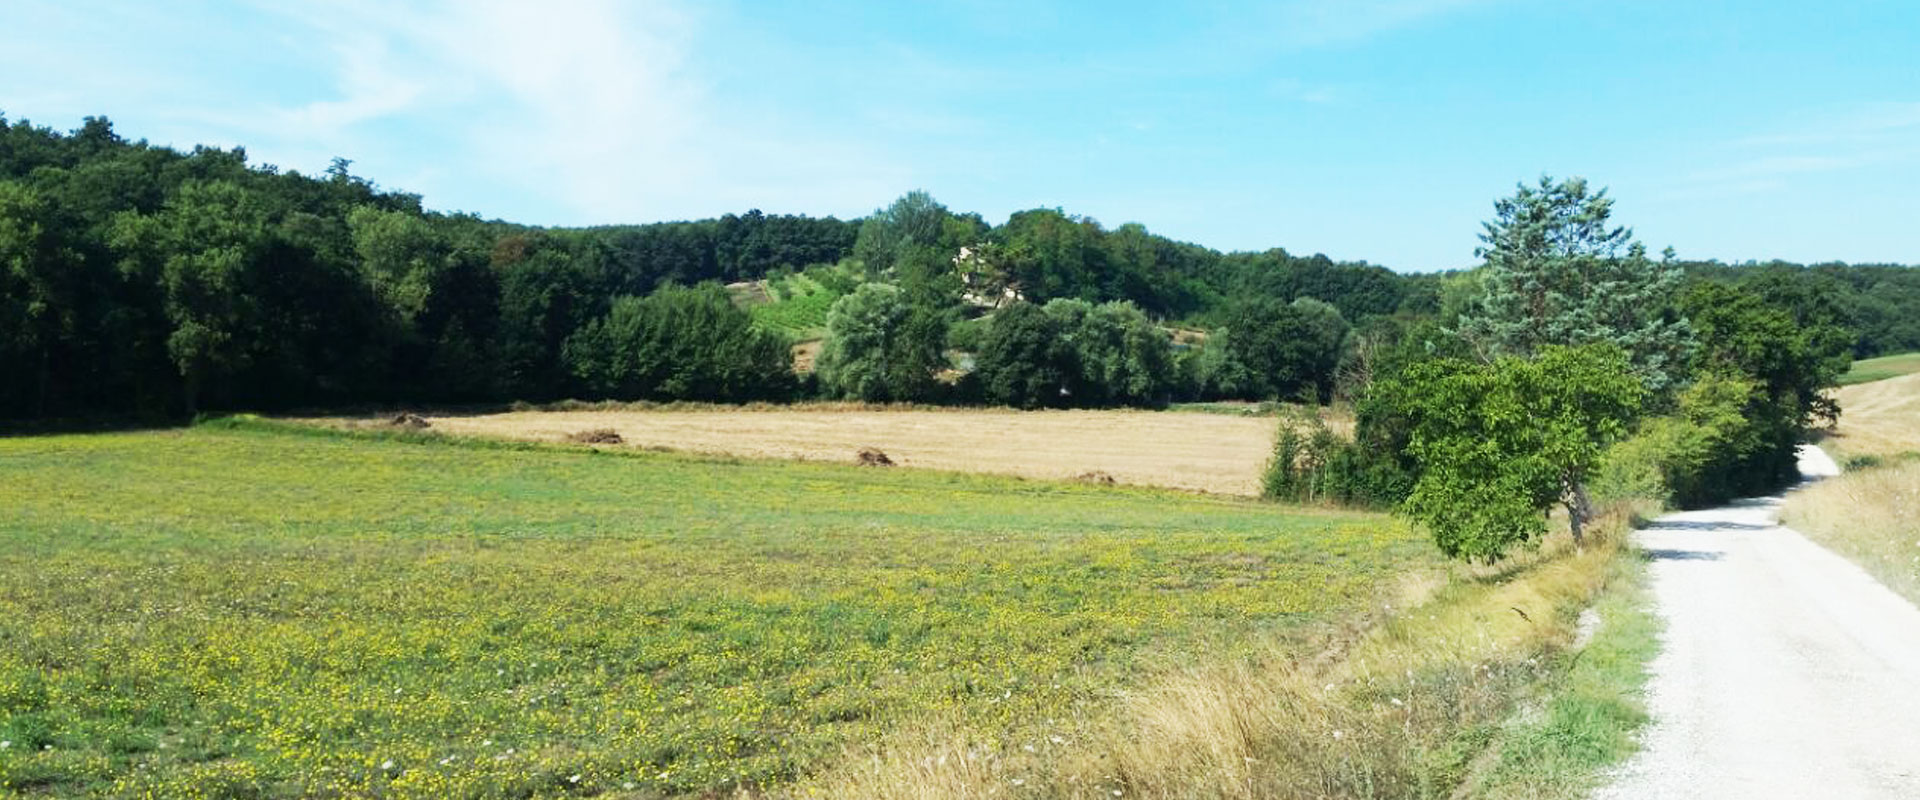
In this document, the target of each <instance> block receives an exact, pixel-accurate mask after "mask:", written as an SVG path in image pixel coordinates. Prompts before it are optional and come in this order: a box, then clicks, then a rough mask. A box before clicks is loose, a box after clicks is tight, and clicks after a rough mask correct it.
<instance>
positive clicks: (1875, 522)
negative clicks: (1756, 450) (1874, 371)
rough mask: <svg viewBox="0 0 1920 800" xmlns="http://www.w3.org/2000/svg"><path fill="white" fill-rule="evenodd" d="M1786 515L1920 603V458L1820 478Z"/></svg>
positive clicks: (1790, 503)
mask: <svg viewBox="0 0 1920 800" xmlns="http://www.w3.org/2000/svg"><path fill="white" fill-rule="evenodd" d="M1882 383H1891V381H1882ZM1869 385H1871V384H1869ZM1916 424H1920V421H1917V422H1916ZM1781 518H1782V521H1783V522H1785V523H1786V524H1787V525H1788V526H1789V527H1791V528H1793V529H1794V530H1797V531H1800V532H1802V533H1805V534H1806V535H1808V536H1811V537H1813V538H1814V539H1815V540H1816V541H1819V542H1820V543H1821V544H1824V545H1826V546H1828V547H1830V548H1833V550H1834V551H1835V552H1838V553H1840V554H1841V555H1844V556H1846V557H1848V558H1850V559H1853V561H1854V562H1856V563H1858V564H1860V565H1861V566H1862V567H1865V568H1866V570H1867V571H1868V572H1871V573H1873V575H1874V577H1877V578H1879V579H1880V582H1882V583H1885V584H1886V585H1887V588H1890V589H1892V590H1894V591H1896V592H1899V593H1901V594H1902V595H1905V596H1906V597H1907V598H1908V599H1910V600H1912V601H1914V602H1915V603H1920V461H1908V462H1906V463H1903V464H1897V465H1893V466H1884V467H1876V468H1872V469H1864V470H1858V471H1854V472H1848V473H1846V474H1844V475H1841V476H1840V477H1838V478H1829V479H1827V480H1824V481H1821V482H1819V483H1817V484H1814V485H1813V486H1809V487H1807V488H1805V489H1802V490H1800V491H1799V492H1796V493H1794V494H1793V495H1792V496H1791V497H1789V498H1788V499H1787V506H1786V509H1785V511H1784V512H1783V513H1782V517H1781Z"/></svg>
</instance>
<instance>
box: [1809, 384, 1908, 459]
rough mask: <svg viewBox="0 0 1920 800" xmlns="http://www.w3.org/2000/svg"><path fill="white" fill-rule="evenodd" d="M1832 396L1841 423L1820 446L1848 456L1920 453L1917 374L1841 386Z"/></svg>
mask: <svg viewBox="0 0 1920 800" xmlns="http://www.w3.org/2000/svg"><path fill="white" fill-rule="evenodd" d="M1834 397H1835V399H1837V400H1839V401H1840V425H1839V428H1838V430H1836V431H1835V432H1834V433H1833V434H1830V435H1829V437H1828V438H1827V440H1826V441H1824V442H1822V443H1821V446H1823V447H1826V448H1828V449H1830V450H1835V451H1836V453H1835V454H1836V455H1839V456H1843V457H1848V458H1851V457H1855V456H1880V457H1882V458H1885V457H1888V456H1897V455H1900V454H1902V453H1920V373H1914V374H1912V375H1903V376H1901V377H1898V378H1888V379H1886V380H1879V381H1874V382H1872V383H1861V384H1855V385H1853V386H1842V387H1840V388H1839V389H1836V390H1834Z"/></svg>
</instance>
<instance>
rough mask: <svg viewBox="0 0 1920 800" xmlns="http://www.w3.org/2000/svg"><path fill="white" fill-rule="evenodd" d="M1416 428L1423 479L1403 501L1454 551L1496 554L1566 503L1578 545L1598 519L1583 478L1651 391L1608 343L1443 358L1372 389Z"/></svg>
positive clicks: (1535, 532)
mask: <svg viewBox="0 0 1920 800" xmlns="http://www.w3.org/2000/svg"><path fill="white" fill-rule="evenodd" d="M1375 392H1376V393H1375V398H1376V399H1377V401H1378V402H1382V403H1385V404H1388V405H1390V406H1392V407H1393V408H1396V409H1398V410H1399V411H1400V412H1401V413H1402V414H1404V415H1405V417H1406V418H1407V419H1408V420H1409V422H1410V425H1411V430H1410V437H1409V441H1408V445H1407V451H1408V453H1409V454H1410V455H1411V456H1412V457H1413V458H1414V459H1415V460H1416V461H1417V462H1418V463H1419V469H1420V472H1419V478H1418V480H1417V481H1416V482H1415V483H1414V486H1413V491H1412V494H1411V495H1410V496H1409V497H1408V498H1407V500H1406V502H1405V503H1404V504H1403V506H1402V507H1403V508H1404V509H1405V510H1406V512H1407V513H1408V514H1410V515H1411V516H1412V517H1413V518H1414V519H1416V520H1419V521H1420V522H1421V523H1423V524H1425V525H1426V526H1427V527H1428V528H1430V529H1431V530H1432V531H1433V535H1434V541H1435V543H1437V544H1438V545H1439V546H1440V549H1441V550H1442V551H1443V552H1445V553H1446V554H1448V555H1450V556H1462V557H1467V558H1479V559H1489V560H1490V559H1495V558H1499V557H1500V556H1502V555H1504V554H1506V553H1507V552H1508V550H1510V549H1511V548H1512V547H1514V546H1516V545H1519V544H1523V543H1526V542H1530V541H1532V540H1534V539H1535V538H1536V537H1538V536H1539V535H1540V534H1541V533H1542V532H1544V531H1545V529H1546V518H1547V516H1546V514H1547V511H1548V510H1549V509H1550V508H1551V507H1552V506H1553V505H1554V504H1556V503H1558V504H1562V505H1565V506H1566V508H1567V512H1568V519H1569V521H1570V523H1571V528H1572V531H1573V537H1574V541H1575V542H1576V543H1581V542H1583V541H1584V540H1583V535H1584V527H1585V523H1586V522H1587V520H1588V519H1589V518H1590V516H1591V507H1590V504H1589V502H1588V499H1587V491H1586V482H1587V479H1588V477H1589V475H1590V474H1591V473H1592V472H1593V470H1594V468H1595V467H1596V465H1597V464H1598V463H1599V461H1600V458H1601V454H1602V452H1603V451H1604V449H1605V448H1606V447H1607V446H1608V445H1609V444H1611V443H1612V442H1614V441H1616V440H1618V439H1619V438H1621V437H1622V436H1624V435H1625V434H1626V432H1627V427H1628V425H1629V424H1631V423H1632V422H1633V420H1634V419H1635V417H1636V415H1637V414H1638V413H1639V409H1640V407H1641V404H1642V402H1643V400H1644V397H1645V394H1646V389H1645V386H1644V385H1643V384H1642V383H1641V382H1640V380H1639V379H1637V378H1636V377H1634V375H1633V374H1632V372H1631V371H1630V370H1629V369H1628V361H1627V356H1626V353H1625V352H1624V351H1622V350H1620V349H1619V348H1617V347H1614V346H1612V345H1604V344H1602V345H1587V346H1584V347H1579V348H1567V347H1559V346H1555V345H1547V346H1545V347H1542V348H1541V349H1540V352H1539V355H1538V356H1537V357H1535V358H1531V359H1528V358H1517V357H1512V356H1507V357H1502V358H1499V359H1496V360H1495V361H1493V362H1492V363H1490V364H1489V363H1477V362H1473V361H1464V360H1458V359H1436V360H1432V361H1426V362H1421V363H1417V364H1414V365H1412V366H1411V367H1409V368H1408V369H1407V370H1406V371H1405V372H1403V373H1401V374H1400V375H1399V376H1398V377H1396V378H1393V379H1390V380H1387V381H1384V382H1382V384H1381V385H1380V386H1378V387H1376V390H1375Z"/></svg>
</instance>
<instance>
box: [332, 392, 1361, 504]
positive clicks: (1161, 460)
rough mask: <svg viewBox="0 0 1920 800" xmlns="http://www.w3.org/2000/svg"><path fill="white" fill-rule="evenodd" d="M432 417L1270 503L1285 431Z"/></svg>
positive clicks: (803, 411)
mask: <svg viewBox="0 0 1920 800" xmlns="http://www.w3.org/2000/svg"><path fill="white" fill-rule="evenodd" d="M390 416H391V415H384V416H382V417H380V418H379V419H386V418H388V417H390ZM426 418H427V419H428V420H429V421H430V422H431V423H432V425H433V430H435V431H439V432H444V433H451V434H457V435H470V436H489V437H501V438H509V439H523V440H531V441H563V440H566V439H567V438H568V437H570V436H573V435H575V434H578V433H579V432H581V431H587V430H596V429H609V430H612V431H615V432H617V433H618V434H619V435H620V438H621V439H622V440H624V442H625V444H624V445H622V446H626V447H642V448H648V447H651V448H669V449H673V450H681V451H688V452H700V453H718V454H726V455H733V456H742V457H748V458H786V459H807V460H815V461H842V462H851V461H853V460H854V456H855V453H857V452H858V451H859V450H860V449H861V448H866V447H872V448H877V449H879V450H881V451H882V452H885V453H886V454H887V456H888V457H889V458H891V459H892V460H893V461H894V462H895V463H897V464H899V465H901V466H906V467H925V468H932V469H942V470H956V471H963V472H984V473H995V474H1006V475H1018V476H1021V477H1027V478H1044V479H1072V478H1074V477H1076V476H1080V475H1085V474H1087V473H1090V472H1104V473H1107V474H1109V475H1112V476H1113V477H1114V479H1115V480H1116V481H1118V482H1119V483H1123V484H1137V485H1145V486H1162V487H1167V488H1173V489H1190V490H1200V491H1207V492H1215V493H1223V494H1242V495H1252V494H1258V493H1259V489H1260V473H1261V471H1262V469H1263V468H1264V467H1265V465H1266V462H1267V459H1268V457H1269V456H1270V454H1271V453H1272V450H1273V437H1274V433H1275V430H1276V424H1275V421H1274V420H1273V418H1271V417H1242V416H1233V415H1225V414H1202V413H1182V412H1156V411H1134V410H1125V411H1085V410H1076V411H1009V410H996V409H970V410H937V409H905V410H892V409H875V408H871V407H865V408H860V407H855V408H848V407H844V406H835V405H823V406H790V407H776V408H772V409H751V410H749V409H740V408H729V407H720V406H716V407H696V408H692V409H647V410H635V409H628V408H609V409H607V410H577V411H518V412H510V413H503V414H484V415H477V416H452V415H449V416H441V415H433V414H428V415H427V417H426ZM333 422H335V423H347V424H364V422H362V421H353V420H333ZM1330 423H1331V425H1332V426H1333V427H1334V428H1335V429H1336V430H1340V429H1347V428H1349V427H1350V425H1351V423H1350V422H1347V421H1345V420H1343V419H1332V420H1330Z"/></svg>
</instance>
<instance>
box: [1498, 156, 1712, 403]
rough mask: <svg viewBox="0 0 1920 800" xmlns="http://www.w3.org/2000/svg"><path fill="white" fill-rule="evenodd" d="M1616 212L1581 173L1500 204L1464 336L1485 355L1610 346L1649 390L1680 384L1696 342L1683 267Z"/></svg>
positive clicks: (1549, 181) (1610, 201) (1524, 187)
mask: <svg viewBox="0 0 1920 800" xmlns="http://www.w3.org/2000/svg"><path fill="white" fill-rule="evenodd" d="M1612 215H1613V198H1610V197H1608V196H1607V192H1606V190H1605V189H1602V190H1600V191H1597V192H1590V191H1589V190H1588V188H1587V182H1586V180H1585V179H1582V178H1570V179H1568V180H1565V181H1559V182H1556V181H1554V180H1553V179H1551V178H1547V177H1542V178H1541V179H1540V183H1539V185H1538V186H1527V185H1525V184H1522V185H1520V187H1519V190H1518V191H1517V192H1516V193H1515V194H1514V195H1513V196H1512V197H1507V198H1502V199H1500V200H1496V201H1495V202H1494V218H1493V220H1491V221H1489V222H1487V223H1485V229H1486V230H1485V232H1484V233H1482V234H1481V237H1480V239H1481V241H1482V242H1484V243H1485V246H1484V247H1482V248H1480V250H1479V251H1478V253H1479V255H1480V256H1482V257H1484V258H1485V259H1486V267H1485V270H1484V274H1483V275H1482V276H1481V286H1482V288H1483V290H1484V294H1483V295H1481V297H1480V298H1479V302H1478V303H1477V304H1475V305H1474V307H1472V308H1470V309H1468V310H1467V312H1466V314H1465V318H1464V319H1462V320H1461V327H1460V330H1461V333H1462V335H1463V336H1465V337H1466V338H1467V339H1468V340H1469V341H1471V342H1473V343H1475V344H1476V345H1477V346H1479V347H1480V348H1481V349H1482V351H1483V353H1484V354H1485V355H1486V356H1489V357H1494V356H1503V355H1512V356H1528V355H1532V354H1533V353H1534V352H1536V351H1538V350H1539V349H1540V348H1541V347H1544V346H1547V345H1568V346H1577V345H1583V344H1590V343H1595V342H1605V343H1608V344H1613V345H1615V346H1618V347H1620V348H1621V349H1623V350H1626V351H1627V353H1628V355H1629V357H1630V359H1631V361H1632V366H1633V369H1634V370H1635V372H1636V373H1637V374H1639V375H1640V376H1641V378H1642V379H1643V380H1644V381H1645V382H1646V384H1647V386H1648V388H1650V389H1653V390H1654V391H1664V390H1667V389H1669V388H1671V387H1675V386H1677V385H1679V384H1680V383H1681V382H1683V381H1684V379H1685V377H1686V374H1685V370H1686V365H1687V359H1688V355H1689V353H1690V352H1691V350H1692V348H1693V336H1692V331H1691V329H1690V328H1689V326H1688V324H1687V321H1686V319H1685V318H1684V317H1682V316H1681V315H1680V314H1679V313H1678V307H1677V305H1676V300H1677V295H1678V292H1679V291H1680V288H1681V284H1682V282H1683V280H1684V277H1685V274H1684V271H1683V270H1682V269H1681V268H1680V266H1679V265H1678V264H1677V263H1675V262H1674V261H1673V257H1672V253H1671V251H1669V252H1668V253H1667V254H1666V257H1665V258H1663V259H1662V260H1661V261H1658V262H1656V261H1654V260H1652V259H1650V258H1648V257H1647V252H1646V247H1645V246H1643V245H1641V244H1640V243H1639V242H1635V241H1633V231H1631V230H1629V229H1627V228H1625V227H1621V226H1615V225H1613V224H1612V222H1611V218H1612Z"/></svg>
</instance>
